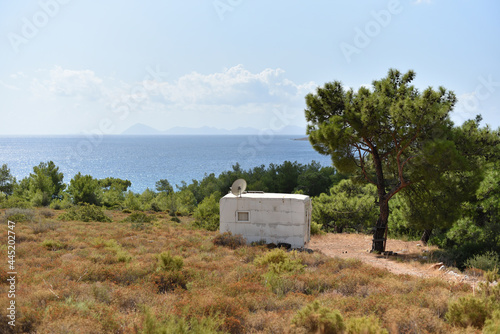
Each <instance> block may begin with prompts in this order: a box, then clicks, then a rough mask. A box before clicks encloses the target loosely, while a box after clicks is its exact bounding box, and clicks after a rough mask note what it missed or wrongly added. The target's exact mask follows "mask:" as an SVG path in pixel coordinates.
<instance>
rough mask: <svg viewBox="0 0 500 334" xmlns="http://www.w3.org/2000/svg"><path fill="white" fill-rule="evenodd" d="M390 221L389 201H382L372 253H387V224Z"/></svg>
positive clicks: (374, 233)
mask: <svg viewBox="0 0 500 334" xmlns="http://www.w3.org/2000/svg"><path fill="white" fill-rule="evenodd" d="M388 220H389V201H388V200H386V201H380V215H379V217H378V220H377V225H376V226H375V231H374V232H373V242H372V252H377V253H382V252H385V245H386V240H387V222H388Z"/></svg>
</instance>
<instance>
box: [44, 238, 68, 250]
mask: <svg viewBox="0 0 500 334" xmlns="http://www.w3.org/2000/svg"><path fill="white" fill-rule="evenodd" d="M42 246H44V247H45V248H47V249H48V250H52V251H56V250H60V249H64V248H66V245H65V244H63V243H61V242H59V241H54V240H44V241H43V242H42Z"/></svg>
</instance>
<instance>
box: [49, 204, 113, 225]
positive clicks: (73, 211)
mask: <svg viewBox="0 0 500 334" xmlns="http://www.w3.org/2000/svg"><path fill="white" fill-rule="evenodd" d="M59 219H61V220H79V221H83V222H103V223H104V222H111V221H112V219H111V218H110V217H108V216H106V214H105V213H104V211H103V209H102V208H101V207H99V206H95V205H93V204H83V205H79V206H76V207H72V208H70V209H69V210H68V211H67V212H66V213H64V214H62V215H60V216H59Z"/></svg>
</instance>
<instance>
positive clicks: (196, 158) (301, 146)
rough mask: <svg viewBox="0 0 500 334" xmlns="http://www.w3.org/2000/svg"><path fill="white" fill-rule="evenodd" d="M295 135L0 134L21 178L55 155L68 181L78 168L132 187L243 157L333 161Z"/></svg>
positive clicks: (244, 160) (200, 172)
mask: <svg viewBox="0 0 500 334" xmlns="http://www.w3.org/2000/svg"><path fill="white" fill-rule="evenodd" d="M294 139H297V137H294V136H267V137H266V136H104V137H84V136H57V137H0V165H1V164H4V163H6V164H7V165H8V167H9V168H10V170H11V173H12V175H14V176H15V177H16V178H17V179H18V180H20V179H22V178H23V177H26V176H28V175H29V174H30V173H31V172H32V171H33V166H36V165H38V164H39V163H40V162H47V161H50V160H52V161H54V163H55V164H56V165H57V166H58V167H59V169H60V171H62V172H63V173H64V182H66V183H69V181H70V180H71V178H72V177H73V176H74V175H75V174H76V173H78V172H81V173H82V174H89V175H92V176H93V177H96V178H104V177H108V176H111V177H117V178H121V179H127V180H130V181H131V182H132V187H131V190H132V191H134V192H142V191H144V190H145V189H146V188H150V189H155V182H156V181H158V180H160V179H168V180H169V181H170V183H171V184H172V185H176V184H179V185H180V184H181V181H186V182H187V183H191V180H193V179H197V180H200V179H202V178H203V177H204V175H205V174H210V173H215V174H216V175H218V174H220V173H221V172H223V171H226V170H230V169H231V168H232V166H233V165H234V164H236V163H239V164H240V165H241V167H242V168H243V169H250V168H253V167H255V166H260V165H266V166H268V165H269V164H270V163H275V164H281V163H283V162H284V161H286V160H288V161H292V162H293V161H297V162H299V163H302V164H307V163H310V162H311V161H313V160H316V161H318V162H320V163H321V165H322V166H329V165H331V160H330V158H329V157H328V156H322V155H320V154H318V153H317V152H316V151H314V150H313V149H312V147H311V145H310V143H309V141H307V140H294Z"/></svg>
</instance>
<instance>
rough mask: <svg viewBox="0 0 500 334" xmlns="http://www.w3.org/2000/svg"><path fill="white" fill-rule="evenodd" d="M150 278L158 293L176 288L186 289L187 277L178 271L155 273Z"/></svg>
mask: <svg viewBox="0 0 500 334" xmlns="http://www.w3.org/2000/svg"><path fill="white" fill-rule="evenodd" d="M152 280H153V282H154V283H155V285H156V290H157V292H158V293H167V292H170V291H175V290H177V289H183V290H186V289H187V279H186V277H185V276H184V275H183V273H182V272H180V271H172V272H167V273H161V274H155V275H153V276H152Z"/></svg>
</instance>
